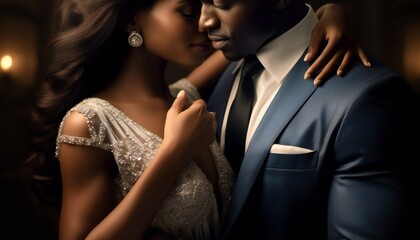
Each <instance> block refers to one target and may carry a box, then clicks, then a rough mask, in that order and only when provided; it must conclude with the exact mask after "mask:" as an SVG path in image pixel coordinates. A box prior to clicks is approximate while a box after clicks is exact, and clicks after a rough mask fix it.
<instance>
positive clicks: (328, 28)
mask: <svg viewBox="0 0 420 240" xmlns="http://www.w3.org/2000/svg"><path fill="white" fill-rule="evenodd" d="M316 14H317V16H318V18H319V22H318V24H317V25H316V26H315V28H314V30H313V31H312V38H311V42H310V45H309V48H308V53H307V55H306V56H305V61H310V62H312V61H313V63H312V65H311V66H310V67H309V69H308V70H307V71H306V73H305V76H304V78H305V79H310V78H315V80H314V84H315V85H319V84H320V83H321V82H322V81H323V80H325V79H327V78H328V77H329V76H331V75H332V74H334V73H336V74H337V75H339V76H343V75H344V73H345V72H346V71H347V70H348V68H349V66H350V60H351V58H352V56H353V55H354V54H357V55H358V56H359V58H360V59H361V61H362V62H363V64H364V65H365V66H366V67H370V66H371V65H370V62H369V59H368V57H367V56H366V54H365V53H364V51H363V50H362V49H361V48H360V47H359V46H358V45H357V44H356V41H355V40H354V36H353V35H352V31H351V27H350V25H351V24H350V23H349V19H348V16H347V14H346V12H345V11H344V9H343V8H342V7H341V6H339V5H337V4H334V3H329V4H325V5H323V6H322V7H321V8H320V9H319V10H318V11H317V12H316ZM325 41H326V46H325V48H324V49H323V51H322V52H321V54H319V50H320V48H321V46H323V44H325ZM318 54H319V56H318ZM318 72H319V73H318ZM317 73H318V74H317Z"/></svg>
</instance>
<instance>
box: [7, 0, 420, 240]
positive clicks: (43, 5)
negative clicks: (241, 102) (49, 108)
mask: <svg viewBox="0 0 420 240" xmlns="http://www.w3.org/2000/svg"><path fill="white" fill-rule="evenodd" d="M326 2H328V1H315V0H313V1H308V3H310V4H312V6H313V7H314V9H317V8H318V7H319V6H320V5H321V4H324V3H326ZM329 2H335V3H338V4H340V5H342V6H343V7H344V8H345V9H346V10H347V11H348V13H349V16H350V18H351V21H352V24H353V28H354V31H355V36H356V38H357V40H358V42H359V43H360V44H361V46H362V47H363V48H364V49H365V51H366V52H367V53H368V54H369V55H371V56H372V57H374V58H377V59H378V60H380V61H382V62H383V63H384V64H385V65H387V66H389V67H391V68H392V69H394V70H395V71H396V72H398V73H400V74H401V75H402V76H404V77H405V78H406V79H407V81H408V82H409V83H410V84H411V85H412V86H413V87H414V88H415V89H416V90H417V91H418V92H419V93H420V0H398V1H396V0H351V1H349V0H348V1H344V0H338V1H329ZM58 3H59V0H0V136H1V137H0V217H1V218H0V239H51V238H53V236H55V235H56V223H57V222H56V220H57V219H56V217H57V216H56V215H54V213H52V212H51V211H49V210H48V209H47V208H45V207H42V206H41V205H39V203H38V202H37V200H36V199H35V198H34V197H33V195H32V194H31V193H30V191H29V188H28V174H27V173H28V171H27V169H26V168H25V167H23V166H22V163H23V161H24V159H25V157H26V156H27V154H28V137H27V132H26V130H27V127H30V126H28V124H27V123H28V120H29V113H28V106H29V104H30V101H31V100H30V99H31V96H32V94H33V87H34V85H35V84H36V83H37V82H39V80H40V79H41V77H42V74H41V66H43V63H44V60H45V59H44V55H43V53H44V52H45V46H46V44H47V43H48V41H49V40H50V38H51V35H52V32H53V30H54V28H55V23H56V21H55V15H54V13H55V11H54V10H55V8H56V7H57V5H58ZM188 71H189V69H185V68H181V67H179V66H176V65H170V67H169V69H168V72H167V76H168V79H169V80H170V81H171V80H174V79H177V78H179V77H181V76H184V75H185V74H186V73H187V72H188Z"/></svg>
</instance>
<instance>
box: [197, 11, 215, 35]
mask: <svg viewBox="0 0 420 240" xmlns="http://www.w3.org/2000/svg"><path fill="white" fill-rule="evenodd" d="M216 25H217V19H216V18H215V17H214V16H213V14H212V13H211V9H210V7H208V6H206V5H205V4H204V5H203V6H202V7H201V14H200V19H199V21H198V30H199V31H200V32H205V31H208V30H209V29H211V28H214V27H215V26H216Z"/></svg>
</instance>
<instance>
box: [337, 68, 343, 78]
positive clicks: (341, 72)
mask: <svg viewBox="0 0 420 240" xmlns="http://www.w3.org/2000/svg"><path fill="white" fill-rule="evenodd" d="M337 75H338V76H340V77H341V76H343V70H341V69H340V70H338V71H337Z"/></svg>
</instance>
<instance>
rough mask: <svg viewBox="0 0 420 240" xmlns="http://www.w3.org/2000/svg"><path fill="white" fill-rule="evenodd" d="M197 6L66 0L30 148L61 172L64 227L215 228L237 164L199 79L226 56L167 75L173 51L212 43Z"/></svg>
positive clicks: (185, 59) (129, 232) (197, 54)
mask: <svg viewBox="0 0 420 240" xmlns="http://www.w3.org/2000/svg"><path fill="white" fill-rule="evenodd" d="M200 6H201V4H200V2H199V1H196V0H183V1H179V0H144V1H140V0H67V1H66V0H65V1H64V2H63V5H62V6H61V17H62V22H61V29H60V32H59V34H58V35H57V37H56V38H55V40H54V41H53V43H52V57H51V62H50V64H49V68H47V71H46V73H47V75H46V77H47V81H46V83H45V85H44V88H43V91H41V92H40V96H39V99H38V100H37V102H36V108H35V111H34V128H33V130H34V147H35V154H34V155H33V158H32V160H33V161H34V162H35V163H37V164H38V166H42V167H40V168H39V170H42V171H44V172H41V174H43V175H49V176H52V177H55V179H53V181H55V182H57V180H58V179H61V180H62V190H61V189H60V188H59V187H58V189H57V193H58V195H59V196H60V195H61V196H62V201H61V200H60V199H58V200H57V201H55V202H57V203H58V204H59V205H57V208H59V209H60V230H59V235H60V238H61V239H85V238H87V239H103V238H106V239H142V238H145V237H147V233H148V232H149V233H150V232H151V231H150V230H151V229H155V228H156V229H159V231H162V232H165V233H166V234H168V235H169V236H170V237H174V238H178V237H184V238H187V239H213V238H215V237H216V236H217V234H218V231H219V223H220V221H221V219H222V218H223V215H224V213H225V210H226V207H227V205H228V202H229V194H230V189H231V187H232V185H233V175H232V171H231V169H230V166H229V164H228V162H227V161H226V159H225V158H224V156H223V155H222V153H221V151H220V149H219V147H218V145H217V143H216V142H215V141H214V135H215V134H214V133H215V128H216V126H215V121H214V116H213V115H212V114H211V113H209V112H208V111H207V110H206V106H205V103H204V102H203V100H199V98H200V95H199V92H198V91H197V89H198V90H203V91H204V90H205V87H206V86H207V87H208V86H211V83H212V81H214V80H215V79H217V76H218V74H219V73H220V71H221V70H223V68H224V66H226V63H227V62H226V60H220V59H221V54H218V53H216V54H215V55H212V57H210V58H209V61H208V62H206V63H205V64H202V65H201V66H200V67H199V68H197V71H195V72H193V73H192V74H191V75H189V77H188V79H189V81H190V82H188V81H187V80H186V79H182V80H180V81H178V82H176V83H175V84H173V85H172V86H171V87H169V86H168V85H167V83H166V81H165V79H164V70H165V66H166V64H167V62H168V61H171V62H175V63H177V64H181V65H186V66H198V65H200V64H201V63H202V61H203V60H204V59H205V57H206V56H208V54H209V52H210V50H211V49H210V42H209V40H208V39H207V37H206V34H205V33H200V32H198V31H197V21H198V16H199V14H200ZM324 14H325V13H324ZM321 26H323V25H322V24H321ZM323 31H324V29H318V32H323ZM334 31H337V29H335V30H334ZM327 34H328V33H327ZM321 35H322V34H321ZM321 35H320V36H321ZM127 37H128V39H129V43H127ZM339 40H341V39H339ZM330 42H331V41H330ZM337 42H338V41H337ZM337 42H336V43H337ZM314 45H316V44H314ZM346 49H347V48H344V49H343V50H340V51H337V54H339V56H338V57H337V54H336V55H333V56H334V57H332V59H333V60H334V61H333V63H332V65H331V66H337V65H338V64H339V63H340V61H341V58H342V56H344V55H345V52H346ZM330 52H331V51H330ZM312 53H313V55H316V50H314V51H313V52H312ZM340 54H341V55H340ZM326 55H327V56H329V55H330V54H326ZM340 56H341V57H340ZM344 59H346V58H344ZM324 61H325V58H324ZM318 63H319V64H318V66H322V65H323V64H322V63H323V61H321V63H320V62H318ZM316 68H317V67H316V66H315V68H314V69H316ZM318 68H319V67H318ZM210 70H218V71H214V72H211V71H210ZM327 70H328V69H327ZM314 72H315V71H314ZM330 72H331V71H330ZM191 83H193V84H195V86H194V85H193V84H191ZM181 89H183V90H182V91H179V90H181ZM175 96H177V97H175ZM57 131H58V133H57ZM209 146H210V147H209ZM54 156H55V157H56V158H58V159H59V161H57V159H56V158H54ZM44 166H47V168H44ZM50 170H51V171H50ZM57 170H59V171H57ZM54 173H56V174H55V175H54ZM58 186H60V184H58ZM60 206H61V208H60ZM159 234H160V233H159Z"/></svg>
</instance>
